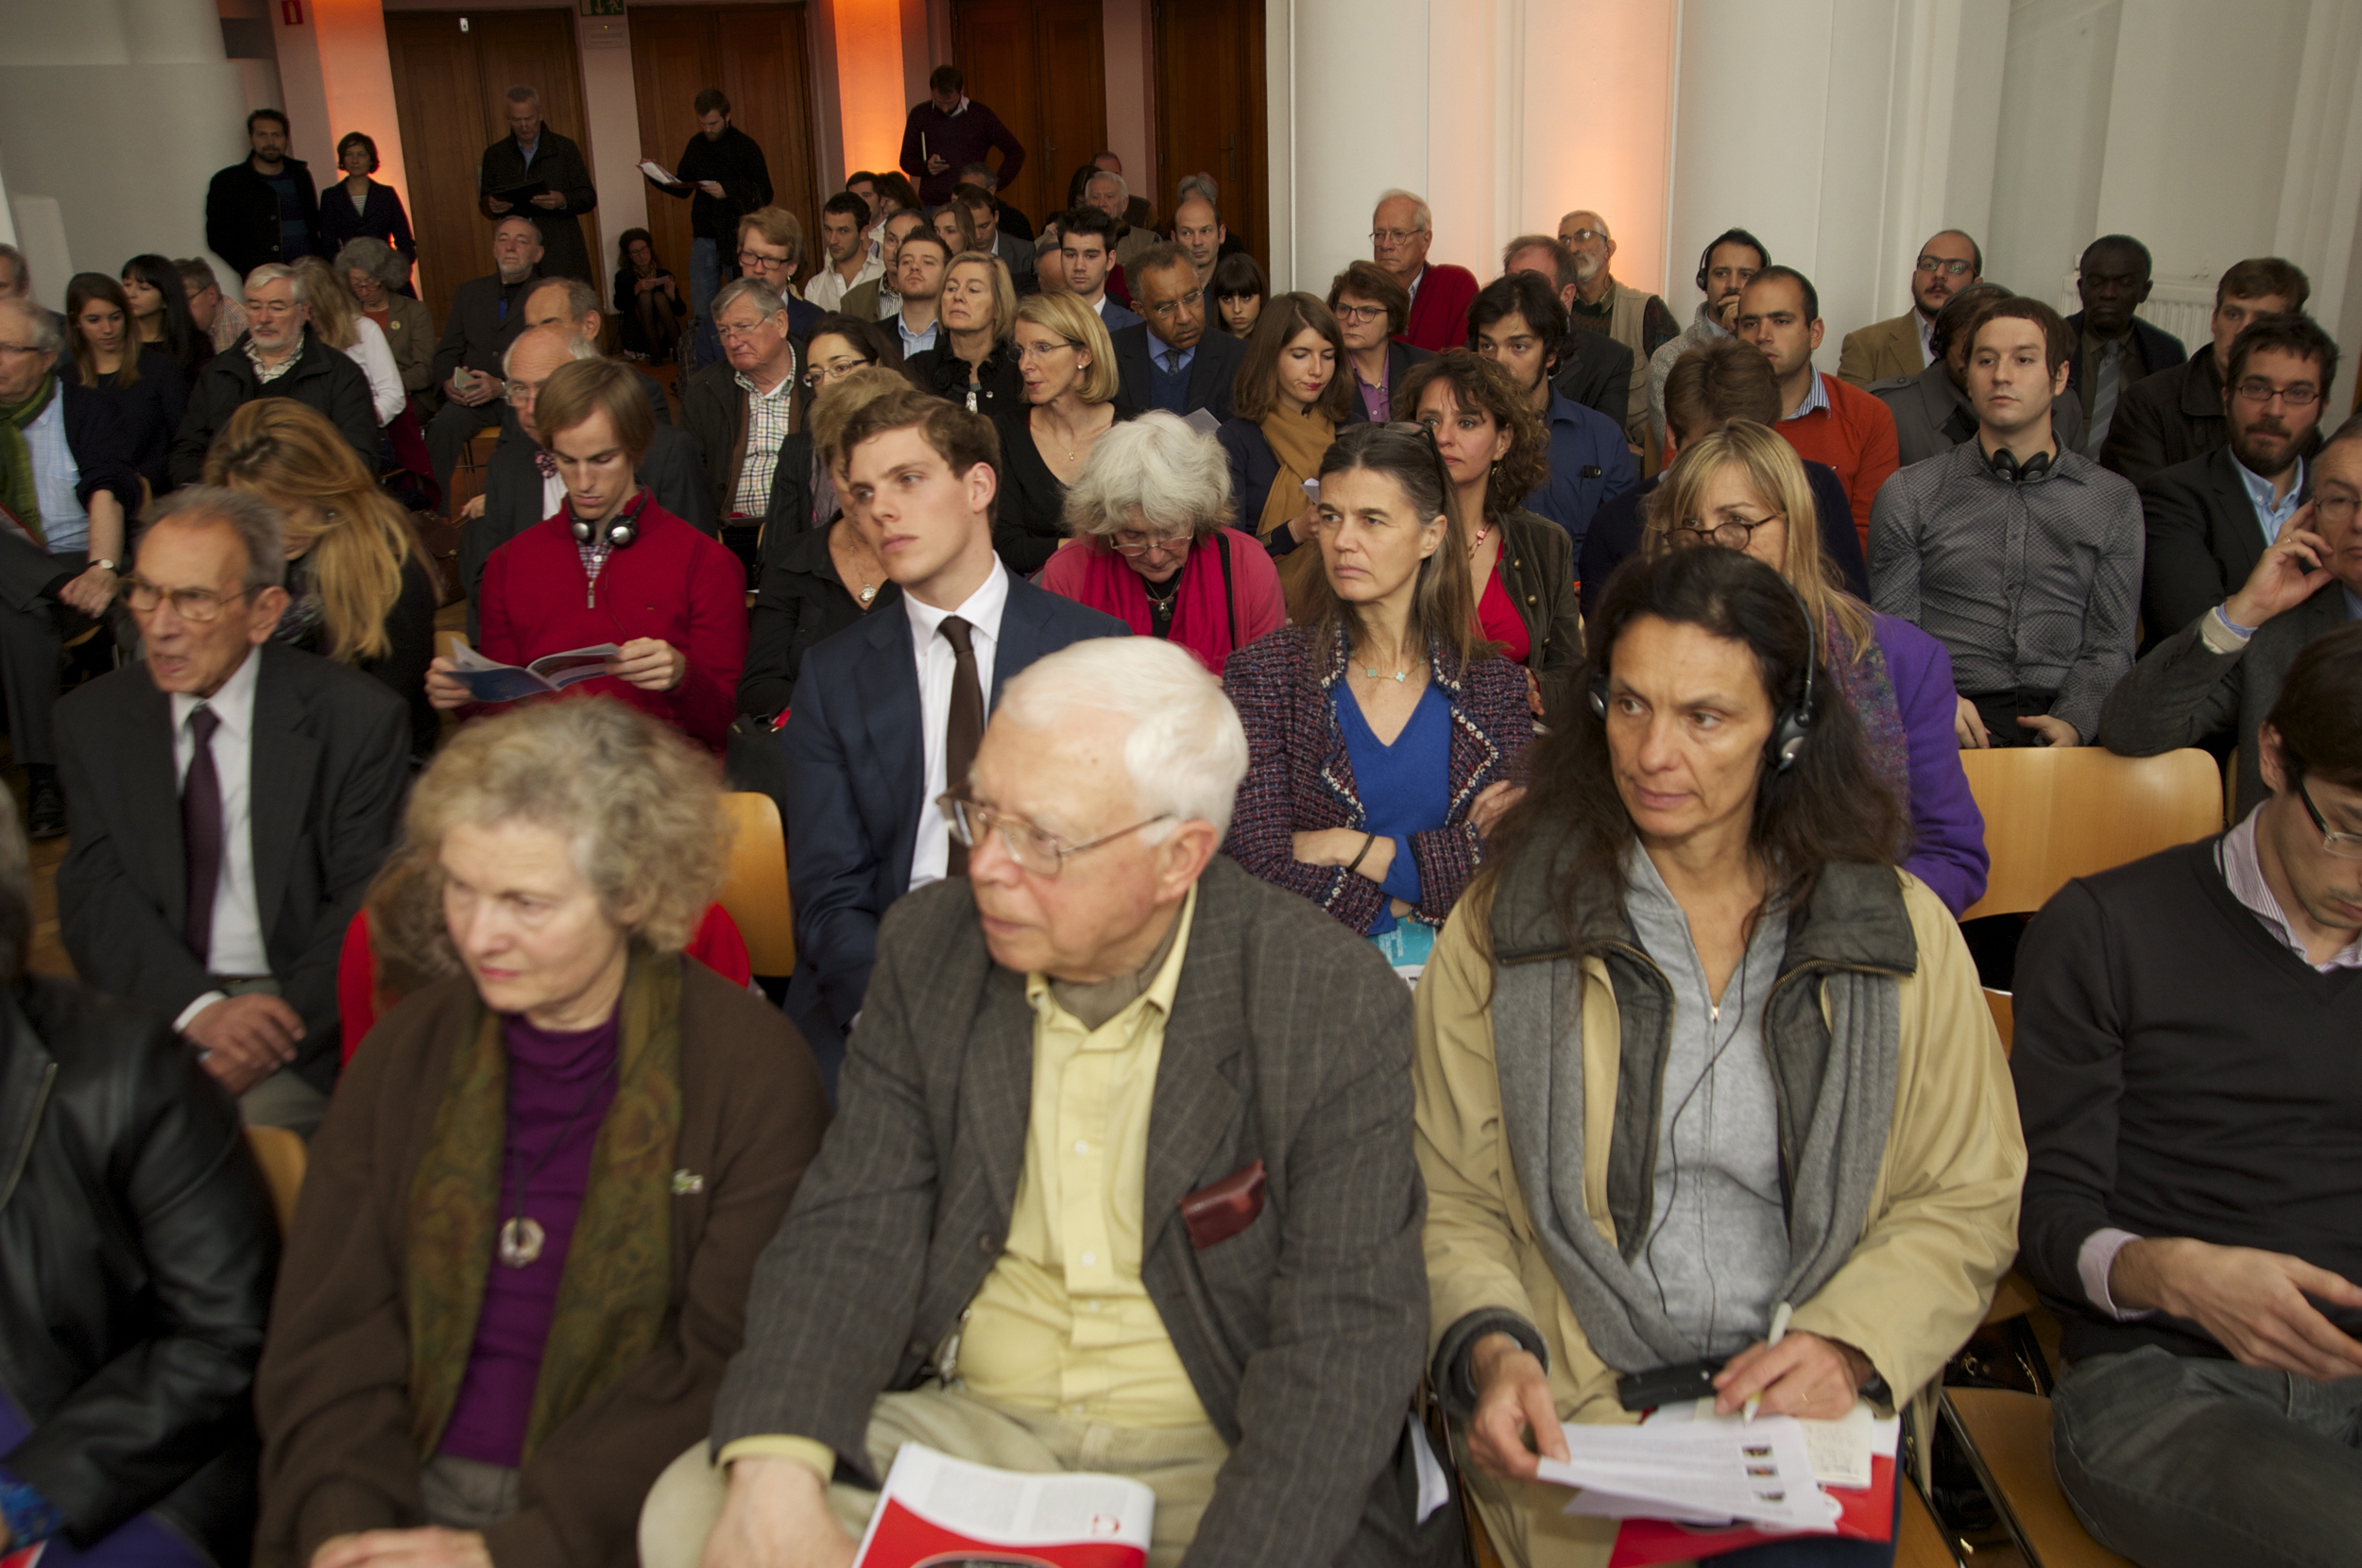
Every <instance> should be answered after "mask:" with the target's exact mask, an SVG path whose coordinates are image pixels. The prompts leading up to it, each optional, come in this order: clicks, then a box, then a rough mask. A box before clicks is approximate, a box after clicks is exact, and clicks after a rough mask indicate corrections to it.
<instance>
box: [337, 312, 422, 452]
mask: <svg viewBox="0 0 2362 1568" xmlns="http://www.w3.org/2000/svg"><path fill="white" fill-rule="evenodd" d="M352 324H353V328H354V331H355V333H356V335H355V338H354V341H353V345H352V347H351V348H350V349H346V350H345V357H346V358H347V359H350V360H351V361H352V363H353V364H355V365H357V366H360V367H361V373H362V374H363V375H364V376H367V377H368V382H369V402H370V403H371V404H372V405H373V406H374V407H375V408H376V410H377V422H378V423H379V424H380V425H389V424H392V423H393V422H394V417H395V416H396V415H398V414H400V413H401V412H402V405H403V404H404V403H406V402H408V401H409V398H410V395H409V394H408V393H407V392H404V391H403V390H402V372H401V371H400V370H398V369H396V368H395V367H394V350H393V349H392V348H391V347H390V346H389V345H388V344H387V343H386V341H385V331H384V329H382V328H380V327H379V326H378V324H377V323H376V322H374V321H372V320H370V319H369V318H368V316H366V315H356V316H354V317H353V318H352Z"/></svg>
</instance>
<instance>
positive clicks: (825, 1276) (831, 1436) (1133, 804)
mask: <svg viewBox="0 0 2362 1568" xmlns="http://www.w3.org/2000/svg"><path fill="white" fill-rule="evenodd" d="M945 417H948V418H950V419H951V420H954V421H956V420H957V419H960V418H966V416H965V415H963V414H960V413H959V412H958V411H950V413H949V414H948V416H939V418H945ZM867 451H868V446H867V444H866V443H864V445H862V446H860V447H857V448H856V451H855V456H854V460H853V464H854V473H855V476H856V478H857V480H858V479H861V478H863V477H864V476H865V475H866V473H867V472H868V462H867V459H866V453H867ZM799 718H800V714H799ZM1246 767H1247V745H1246V741H1245V737H1244V736H1243V735H1242V734H1241V731H1240V726H1239V722H1238V719H1237V718H1236V716H1234V715H1233V714H1232V713H1231V711H1230V709H1229V706H1228V705H1227V704H1226V703H1224V701H1223V698H1222V692H1221V690H1220V689H1219V688H1218V687H1217V686H1216V684H1215V682H1214V678H1213V677H1212V676H1211V675H1210V674H1208V673H1206V671H1205V670H1204V669H1203V668H1202V667H1201V666H1200V665H1199V664H1198V663H1197V662H1196V661H1195V660H1194V659H1192V658H1191V657H1190V656H1188V655H1187V654H1186V653H1184V652H1183V651H1182V650H1181V649H1178V648H1173V647H1169V646H1160V645H1158V644H1157V643H1155V642H1154V641H1152V640H1151V639H1145V638H1142V639H1132V640H1131V641H1129V642H1125V643H1112V644H1086V645H1083V646H1079V647H1072V648H1069V649H1067V650H1065V651H1064V652H1062V653H1055V654H1052V655H1050V656H1047V657H1045V658H1043V659H1042V660H1040V661H1039V662H1038V663H1036V664H1035V665H1034V667H1033V668H1031V669H1030V670H1028V671H1027V672H1026V673H1024V674H1023V675H1021V676H1018V678H1017V679H1015V680H1012V681H1011V682H1010V683H1009V686H1008V690H1007V691H1006V693H1005V695H1004V698H1003V700H1002V702H1001V705H1000V706H999V707H998V709H997V710H996V711H995V712H994V714H993V717H992V722H991V725H990V727H989V729H987V730H986V731H985V733H984V740H983V744H982V746H981V747H980V749H979V750H978V752H977V754H976V763H975V770H974V774H973V776H972V778H971V779H967V780H966V781H964V782H962V783H961V784H960V785H959V786H958V787H957V788H956V789H955V790H953V791H952V792H950V793H947V794H946V795H945V796H944V797H943V802H942V804H943V808H944V810H945V811H946V812H947V813H948V814H949V818H950V831H951V832H952V834H953V835H954V836H955V837H956V840H957V841H958V842H960V843H962V844H964V845H965V846H966V847H967V849H968V852H969V859H968V875H967V877H966V878H953V879H951V880H950V881H948V882H945V883H943V884H941V885H939V886H934V887H928V888H923V889H920V890H919V891H917V892H916V893H915V894H913V895H911V896H910V897H909V898H908V899H906V900H904V901H903V902H902V904H901V905H900V906H899V908H897V909H896V910H895V911H894V912H893V913H892V914H891V915H890V916H889V917H888V918H887V921H886V923H885V928H884V929H883V930H882V931H881V933H880V936H879V943H878V962H877V973H876V978H875V980H874V983H873V984H872V985H871V986H870V988H869V996H868V1001H867V1005H866V1011H865V1013H864V1018H863V1022H862V1026H861V1029H860V1030H859V1031H857V1033H856V1034H855V1036H854V1044H853V1050H852V1054H851V1055H850V1056H849V1057H848V1058H847V1062H846V1065H845V1076H844V1084H843V1092H842V1099H841V1105H842V1109H841V1112H840V1115H839V1117H838V1121H837V1125H836V1128H835V1129H834V1130H833V1131H832V1134H831V1136H830V1138H829V1140H828V1142H827V1144H826V1146H825V1147H824V1149H823V1151H822V1153H821V1156H820V1158H819V1159H818V1161H816V1162H815V1163H814V1165H813V1169H812V1171H811V1173H810V1175H809V1176H808V1177H807V1179H806V1182H805V1185H804V1187H803V1189H802V1191H801V1192H800V1193H799V1194H798V1201H797V1203H796V1208H795V1209H794V1211H793V1212H792V1213H791V1214H790V1216H789V1219H788V1221H787V1223H786V1225H784V1226H783V1227H782V1228H781V1229H780V1231H779V1236H778V1238H777V1239H776V1240H774V1241H773V1242H772V1244H771V1247H770V1249H769V1251H768V1252H766V1253H764V1256H763V1259H762V1266H761V1268H760V1269H759V1270H758V1273H757V1276H756V1281H755V1287H754V1291H753V1295H752V1299H751V1302H750V1304H749V1309H748V1318H747V1333H746V1348H745V1350H744V1351H742V1352H741V1353H740V1354H739V1355H738V1357H737V1359H736V1360H735V1361H734V1362H733V1363H732V1365H731V1368H730V1372H729V1375H728V1377H727V1381H726V1382H725V1384H724V1388H723V1391H722V1396H721V1398H720V1400H719V1402H718V1403H717V1405H716V1407H715V1413H714V1423H713V1432H712V1438H711V1441H710V1446H709V1445H707V1444H699V1445H698V1446H696V1447H694V1448H692V1449H690V1450H689V1452H687V1453H686V1454H684V1455H682V1456H681V1457H680V1458H679V1459H678V1460H676V1462H675V1464H674V1466H673V1468H672V1469H671V1470H670V1471H669V1472H667V1474H666V1475H665V1477H664V1478H663V1479H662V1480H661V1481H659V1483H658V1485H657V1487H656V1489H655V1491H653V1492H652V1493H651V1494H650V1496H649V1499H648V1506H647V1510H646V1512H645V1514H644V1515H643V1516H642V1524H641V1550H642V1560H644V1561H645V1562H647V1563H648V1564H650V1565H651V1568H675V1565H679V1568H687V1565H689V1564H692V1563H697V1562H702V1563H703V1564H704V1565H705V1568H759V1565H762V1564H769V1563H775V1562H779V1561H781V1560H789V1559H790V1558H789V1557H788V1554H790V1553H793V1552H796V1551H799V1550H800V1551H806V1552H813V1553H819V1554H824V1556H823V1560H831V1561H845V1560H849V1557H850V1554H851V1552H852V1549H853V1545H852V1543H853V1541H854V1540H855V1539H856V1538H857V1537H858V1536H859V1535H860V1534H861V1531H862V1529H863V1527H864V1524H865V1522H866V1520H867V1517H868V1515H869V1512H870V1510H871V1509H872V1508H875V1507H876V1504H877V1497H878V1494H877V1492H876V1491H874V1490H871V1489H872V1488H874V1487H875V1486H876V1484H877V1482H878V1480H879V1478H881V1477H882V1476H883V1475H884V1474H885V1473H886V1471H887V1470H888V1468H890V1466H891V1465H892V1463H893V1460H894V1457H895V1454H896V1453H897V1451H898V1450H899V1448H900V1447H901V1445H902V1444H903V1443H904V1442H907V1441H921V1442H925V1443H927V1444H928V1445H929V1446H931V1447H933V1448H935V1449H937V1450H939V1451H942V1452H945V1453H948V1454H950V1455H952V1456H954V1457H959V1458H964V1459H969V1460H975V1461H980V1462H983V1463H985V1464H992V1465H998V1466H1001V1467H1005V1468H1010V1469H1017V1470H1025V1471H1037V1472H1057V1471H1067V1470H1088V1471H1099V1472H1106V1471H1114V1472H1116V1473H1120V1474H1127V1475H1129V1476H1131V1477H1132V1478H1133V1479H1135V1480H1137V1481H1138V1482H1140V1483H1141V1484H1143V1485H1145V1486H1147V1487H1149V1488H1150V1489H1151V1490H1152V1491H1155V1494H1156V1508H1155V1520H1154V1525H1153V1527H1154V1530H1155V1535H1154V1538H1153V1541H1152V1543H1151V1550H1150V1554H1149V1560H1150V1561H1151V1562H1152V1563H1153V1564H1155V1568H1173V1565H1176V1564H1178V1563H1179V1562H1180V1561H1182V1560H1183V1559H1184V1557H1185V1554H1186V1557H1187V1560H1189V1561H1191V1562H1206V1563H1215V1562H1221V1563H1246V1562H1267V1563H1282V1562H1286V1563H1326V1562H1337V1561H1347V1562H1372V1563H1379V1562H1387V1563H1394V1562H1404V1563H1407V1562H1412V1561H1426V1562H1439V1561H1443V1560H1446V1559H1447V1555H1448V1554H1450V1553H1452V1552H1455V1551H1456V1550H1457V1547H1458V1542H1457V1540H1456V1535H1457V1525H1456V1518H1455V1515H1454V1514H1453V1512H1452V1511H1451V1510H1448V1509H1446V1510H1444V1511H1442V1512H1440V1513H1437V1514H1435V1515H1434V1516H1432V1517H1430V1518H1429V1519H1427V1520H1426V1521H1424V1522H1423V1523H1420V1522H1416V1520H1415V1516H1414V1514H1413V1512H1412V1500H1413V1499H1414V1497H1415V1496H1416V1495H1417V1487H1416V1485H1415V1483H1414V1482H1413V1480H1412V1474H1413V1469H1412V1467H1413V1466H1414V1465H1415V1464H1416V1462H1417V1461H1416V1459H1415V1457H1414V1455H1413V1445H1414V1444H1416V1443H1419V1442H1421V1441H1422V1440H1423V1439H1421V1438H1420V1437H1418V1436H1417V1435H1416V1434H1415V1433H1414V1432H1413V1430H1412V1428H1411V1427H1410V1425H1409V1423H1407V1421H1406V1419H1405V1418H1406V1416H1407V1414H1408V1411H1409V1408H1410V1400H1411V1395H1412V1390H1413V1389H1415V1388H1416V1386H1417V1384H1418V1381H1419V1357H1420V1351H1421V1346H1422V1343H1423V1338H1422V1330H1423V1327H1424V1324H1425V1311H1424V1304H1423V1299H1422V1297H1423V1292H1422V1288H1421V1281H1420V1267H1419V1258H1418V1250H1417V1249H1418V1216H1419V1212H1420V1200H1419V1190H1418V1179H1417V1175H1416V1172H1415V1170H1414V1168H1413V1166H1412V1158H1411V1143H1410V1130H1411V1129H1410V1120H1411V1095H1410V1085H1409V1082H1408V1069H1409V1065H1410V1064H1409V1050H1410V1038H1409V1035H1410V1016H1409V1013H1410V1009H1409V998H1408V997H1407V995H1406V993H1405V991H1404V989H1403V987H1402V983H1401V982H1400V981H1399V980H1395V978H1394V977H1393V976H1391V975H1390V974H1388V973H1387V972H1386V968H1385V965H1384V964H1383V963H1381V962H1379V961H1378V957H1377V956H1376V955H1375V954H1374V953H1372V952H1370V951H1369V950H1368V949H1367V947H1366V946H1364V945H1362V944H1361V943H1359V942H1357V941H1355V940H1354V939H1353V937H1352V936H1351V934H1350V933H1348V932H1347V931H1346V930H1345V929H1344V928H1342V927H1341V926H1339V925H1338V924H1337V923H1336V922H1334V921H1332V920H1329V919H1328V918H1326V916H1324V915H1322V914H1321V913H1320V912H1318V911H1316V910H1314V909H1313V908H1311V906H1310V905H1309V904H1307V903H1306V902H1305V901H1304V900H1302V899H1300V898H1296V897H1293V896H1292V895H1288V894H1285V893H1283V892H1281V891H1279V890H1278V889H1275V888H1272V887H1269V886H1267V885H1265V884H1264V883H1262V882H1260V881H1258V880H1257V879H1256V878H1253V877H1251V876H1249V875H1247V874H1246V873H1245V872H1244V871H1242V870H1241V869H1240V868H1239V867H1238V866H1237V865H1235V864H1233V863H1231V862H1230V861H1227V860H1224V859H1223V858H1221V857H1220V856H1219V855H1218V854H1217V847H1218V845H1219V844H1220V843H1221V841H1222V839H1223V837H1224V832H1225V830H1226V828H1227V827H1229V825H1230V821H1231V817H1232V798H1233V793H1234V791H1235V789H1236V786H1237V783H1238V780H1239V778H1240V776H1241V774H1243V773H1244V772H1245V770H1246ZM1209 1085H1227V1086H1226V1087H1223V1088H1221V1089H1220V1091H1219V1092H1208V1086H1209ZM1225 1195H1227V1196H1228V1199H1229V1201H1228V1202H1223V1201H1222V1200H1223V1198H1224V1196H1225ZM980 1241H981V1245H980V1244H979V1243H980ZM1086 1322H1088V1323H1090V1324H1091V1325H1093V1327H1094V1329H1095V1330H1097V1331H1096V1332H1091V1333H1085V1332H1083V1328H1084V1325H1085V1323H1086ZM928 1367H932V1368H933V1370H934V1372H936V1373H938V1374H939V1375H940V1376H942V1377H944V1378H946V1379H955V1380H956V1382H955V1385H954V1386H950V1387H946V1386H943V1385H939V1384H936V1383H933V1382H932V1381H930V1382H924V1383H922V1382H920V1381H919V1375H920V1373H921V1372H922V1369H925V1368H928ZM717 1460H719V1461H721V1463H720V1465H719V1466H717V1463H716V1461H717ZM839 1477H842V1478H841V1479H839Z"/></svg>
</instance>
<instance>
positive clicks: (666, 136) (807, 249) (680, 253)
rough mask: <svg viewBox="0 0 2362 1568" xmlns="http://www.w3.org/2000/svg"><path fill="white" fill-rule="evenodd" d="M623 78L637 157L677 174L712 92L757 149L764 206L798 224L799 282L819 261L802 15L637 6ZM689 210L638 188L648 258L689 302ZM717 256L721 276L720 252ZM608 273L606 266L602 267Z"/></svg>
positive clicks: (783, 9) (787, 10) (780, 10)
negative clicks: (667, 272) (668, 273)
mask: <svg viewBox="0 0 2362 1568" xmlns="http://www.w3.org/2000/svg"><path fill="white" fill-rule="evenodd" d="M631 77H632V88H633V92H634V94H635V95H636V96H637V98H638V100H639V109H640V156H641V157H642V158H647V159H653V160H655V161H656V162H658V163H659V164H660V165H662V166H663V167H664V168H666V169H669V170H672V171H673V172H675V173H678V172H679V165H680V156H681V153H682V152H683V151H684V150H685V149H686V148H687V147H688V145H689V143H690V140H691V138H693V137H694V136H696V135H697V134H698V130H697V111H696V99H697V94H699V93H701V92H703V91H704V90H705V89H707V88H709V87H718V88H720V89H721V90H722V94H723V96H725V97H727V98H728V99H729V101H730V123H731V124H733V125H735V126H736V127H737V128H739V129H741V130H743V131H745V133H746V134H747V135H749V136H751V137H753V138H754V139H755V141H756V142H757V143H758V144H760V145H761V146H762V156H763V162H765V163H766V164H767V165H769V167H770V170H771V193H772V194H771V200H772V203H773V205H775V206H779V207H784V208H786V209H787V210H788V211H789V212H791V213H795V214H796V221H798V222H799V223H801V224H802V225H803V226H804V258H803V266H802V269H801V270H800V271H799V272H797V274H796V278H797V281H799V282H800V281H802V280H803V279H805V278H809V277H810V276H812V272H813V267H814V266H816V265H819V264H821V263H820V262H819V260H818V258H819V257H820V255H821V254H822V252H821V249H820V228H819V224H820V211H819V208H820V201H819V196H818V195H817V193H816V191H815V189H814V183H813V156H812V124H813V115H812V86H811V84H812V72H811V69H810V66H809V63H808V57H807V55H806V52H805V45H804V8H803V7H802V6H800V5H788V6H641V7H635V8H633V9H632V12H631ZM690 205H691V204H690V203H689V202H687V201H682V200H676V199H675V198H673V197H671V196H664V195H662V194H660V193H659V192H658V191H657V190H656V189H655V188H654V187H650V189H649V191H648V232H649V234H650V235H651V237H653V238H654V240H655V241H656V253H657V255H658V256H659V258H661V259H662V261H663V263H664V264H665V265H666V266H668V267H671V268H672V269H673V271H674V272H675V273H676V274H677V275H678V276H679V278H680V280H681V298H683V299H687V298H689V283H688V280H689V242H690V238H691V234H690V227H689V210H690ZM723 248H724V250H725V252H726V253H725V255H724V256H723V258H722V261H723V266H724V268H725V271H726V273H727V267H728V265H729V260H730V259H729V256H728V255H727V250H728V246H727V243H726V244H725V246H724V247H723ZM609 265H610V267H611V265H612V263H611V262H610V263H609Z"/></svg>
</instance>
